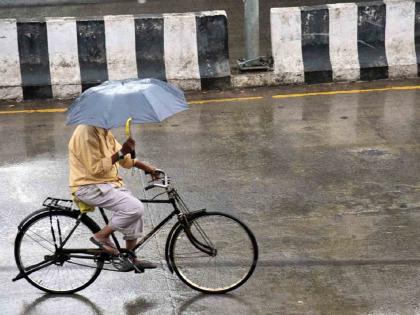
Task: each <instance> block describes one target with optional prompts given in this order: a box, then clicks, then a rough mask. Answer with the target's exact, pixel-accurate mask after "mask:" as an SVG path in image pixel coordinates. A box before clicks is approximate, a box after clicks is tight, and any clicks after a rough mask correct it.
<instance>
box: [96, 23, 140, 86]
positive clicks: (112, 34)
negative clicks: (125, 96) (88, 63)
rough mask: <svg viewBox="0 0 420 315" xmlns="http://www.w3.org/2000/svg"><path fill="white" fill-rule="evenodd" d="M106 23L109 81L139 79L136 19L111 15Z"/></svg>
mask: <svg viewBox="0 0 420 315" xmlns="http://www.w3.org/2000/svg"><path fill="white" fill-rule="evenodd" d="M104 21H105V39H106V41H105V45H106V60H107V68H108V78H109V80H122V79H127V78H137V60H136V45H135V28H134V17H133V16H131V15H114V16H112V15H111V16H105V17H104Z"/></svg>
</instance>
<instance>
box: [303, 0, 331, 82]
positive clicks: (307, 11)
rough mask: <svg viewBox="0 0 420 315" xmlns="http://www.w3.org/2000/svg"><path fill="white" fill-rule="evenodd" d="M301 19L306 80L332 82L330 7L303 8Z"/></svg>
mask: <svg viewBox="0 0 420 315" xmlns="http://www.w3.org/2000/svg"><path fill="white" fill-rule="evenodd" d="M301 19H302V22H301V25H302V57H303V68H304V71H305V82H306V83H323V82H331V81H332V67H331V60H330V41H329V28H330V25H329V12H328V8H327V7H326V6H319V7H317V8H302V11H301Z"/></svg>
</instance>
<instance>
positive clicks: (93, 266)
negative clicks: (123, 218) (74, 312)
mask: <svg viewBox="0 0 420 315" xmlns="http://www.w3.org/2000/svg"><path fill="white" fill-rule="evenodd" d="M78 216H79V212H77V211H64V210H56V211H46V212H43V213H41V214H39V215H36V216H34V217H33V218H32V219H30V220H28V222H27V223H25V224H24V225H23V226H22V228H21V230H20V231H19V233H18V235H17V236H16V240H15V259H16V264H17V266H18V268H19V270H20V272H25V271H28V270H31V269H32V268H33V267H34V266H35V267H36V266H43V268H42V269H39V270H37V271H35V272H32V273H31V274H29V275H27V276H25V278H26V280H28V281H29V283H31V284H32V285H33V286H35V287H37V288H38V289H40V290H43V291H45V292H48V293H74V292H77V291H80V290H82V289H84V288H86V287H87V286H88V285H90V284H91V283H92V282H93V281H95V279H96V278H97V277H98V276H99V274H100V272H101V270H102V267H103V264H104V262H103V261H101V260H95V259H94V256H93V255H91V256H90V257H89V255H85V258H81V256H80V257H77V255H71V254H59V253H58V251H57V247H58V246H59V245H60V242H62V241H64V240H65V239H66V237H67V236H68V235H69V233H70V232H71V231H72V230H73V229H74V228H75V227H76V221H77V218H78ZM98 229H99V227H98V226H97V225H96V224H95V223H94V222H93V221H92V220H89V219H88V218H86V217H85V218H83V219H82V220H81V221H80V223H79V225H78V226H77V227H76V229H74V231H73V233H72V234H71V237H70V238H69V239H68V241H67V243H66V245H65V247H64V249H76V248H92V247H93V245H92V244H91V242H90V241H89V238H90V237H91V236H92V234H93V233H94V232H96V231H97V230H98Z"/></svg>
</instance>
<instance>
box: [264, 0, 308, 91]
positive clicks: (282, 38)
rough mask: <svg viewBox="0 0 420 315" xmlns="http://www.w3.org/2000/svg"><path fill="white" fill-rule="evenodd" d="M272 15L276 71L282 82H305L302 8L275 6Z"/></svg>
mask: <svg viewBox="0 0 420 315" xmlns="http://www.w3.org/2000/svg"><path fill="white" fill-rule="evenodd" d="M270 16H271V46H272V50H273V58H274V73H275V75H276V76H278V77H279V79H280V80H281V81H282V82H285V83H303V82H304V68H303V59H302V28H301V14H300V9H299V8H274V9H271V14H270Z"/></svg>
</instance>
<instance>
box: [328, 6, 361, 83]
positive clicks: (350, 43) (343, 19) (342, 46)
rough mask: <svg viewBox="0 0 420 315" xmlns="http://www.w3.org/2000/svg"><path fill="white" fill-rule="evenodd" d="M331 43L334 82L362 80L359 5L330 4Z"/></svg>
mask: <svg viewBox="0 0 420 315" xmlns="http://www.w3.org/2000/svg"><path fill="white" fill-rule="evenodd" d="M328 9H329V21H330V25H329V31H330V35H329V39H330V40H329V43H330V58H331V66H332V70H333V79H334V81H357V80H359V79H360V65H359V55H358V50H357V5H356V4H354V3H340V4H330V5H328Z"/></svg>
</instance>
